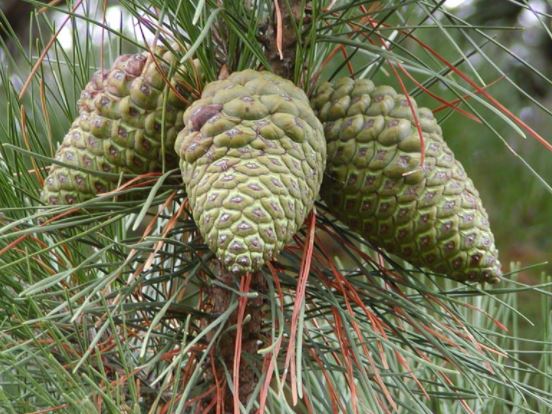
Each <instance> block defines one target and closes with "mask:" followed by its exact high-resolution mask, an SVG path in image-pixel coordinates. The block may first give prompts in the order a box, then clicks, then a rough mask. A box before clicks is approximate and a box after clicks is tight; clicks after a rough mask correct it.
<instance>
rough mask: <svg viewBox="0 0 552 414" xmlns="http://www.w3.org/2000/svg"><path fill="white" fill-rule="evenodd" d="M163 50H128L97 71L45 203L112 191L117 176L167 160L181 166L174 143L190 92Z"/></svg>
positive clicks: (51, 175) (63, 146) (49, 180)
mask: <svg viewBox="0 0 552 414" xmlns="http://www.w3.org/2000/svg"><path fill="white" fill-rule="evenodd" d="M156 54H157V56H155V58H154V57H153V56H152V55H151V54H150V53H148V52H144V53H137V54H128V55H122V56H119V57H118V58H117V59H116V60H115V62H114V63H113V65H112V67H111V68H110V69H109V70H101V71H98V72H96V73H95V74H94V75H93V77H92V79H91V81H90V82H89V83H88V84H87V85H86V87H85V89H84V90H83V91H82V93H81V97H80V99H79V101H78V107H79V117H78V118H77V119H76V120H75V121H74V122H73V124H72V126H71V129H70V130H69V132H68V133H67V134H66V135H65V137H64V138H63V141H62V144H61V146H60V147H59V149H58V150H57V152H56V160H58V161H61V162H63V163H65V164H68V166H63V165H59V164H54V165H52V167H51V169H50V171H49V174H48V177H47V178H46V180H45V184H44V188H43V190H42V193H41V200H42V201H43V202H44V203H45V204H47V205H57V204H74V203H77V202H82V201H86V200H89V199H91V198H93V197H94V196H96V195H97V194H99V193H104V192H106V191H110V190H113V189H114V188H115V185H116V183H117V182H118V180H119V177H118V174H121V173H125V174H128V173H130V174H143V173H147V172H153V171H160V170H161V167H162V163H163V160H164V161H165V163H166V166H167V168H168V169H170V168H176V166H177V165H178V162H177V157H176V156H175V154H174V141H175V139H176V135H177V133H178V131H179V130H180V129H182V128H183V124H182V114H183V112H184V109H185V108H186V107H187V105H186V103H185V102H184V99H183V97H186V96H189V94H188V93H187V91H186V89H185V81H184V79H183V78H182V76H181V75H180V74H178V73H177V72H176V73H174V74H172V73H170V72H171V71H170V70H169V69H170V65H171V64H173V65H174V63H175V59H176V58H175V56H174V55H173V53H171V52H168V51H166V50H164V49H161V48H158V49H157V50H156ZM169 76H171V77H170V84H171V86H170V87H169V86H168V85H167V82H168V78H169ZM166 88H167V96H166V97H165V96H164V91H165V89H166ZM165 100H166V101H165ZM165 103H166V104H165ZM73 167H76V168H73ZM78 168H82V169H83V170H80V169H78ZM86 170H89V171H88V172H87V171H86ZM90 171H92V172H99V173H110V174H113V175H111V176H106V175H105V174H104V175H103V176H102V175H101V174H99V175H96V174H93V173H91V172H90Z"/></svg>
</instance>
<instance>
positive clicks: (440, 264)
mask: <svg viewBox="0 0 552 414" xmlns="http://www.w3.org/2000/svg"><path fill="white" fill-rule="evenodd" d="M311 103H312V106H313V108H314V109H315V111H316V113H317V115H318V117H319V119H320V120H321V121H322V123H323V124H324V133H325V136H326V140H327V149H328V162H327V169H326V174H325V177H324V182H323V184H322V189H321V196H322V198H323V200H324V201H325V202H326V204H327V205H328V207H329V209H330V211H331V212H332V213H333V214H334V215H335V216H336V217H337V218H338V219H340V220H341V221H343V222H344V223H345V224H347V225H348V226H349V227H351V229H353V230H355V231H357V232H358V233H360V234H361V235H362V236H363V237H365V238H366V239H368V240H369V241H371V242H373V243H374V244H375V245H377V246H381V247H383V248H385V250H387V251H388V252H389V253H392V254H395V255H397V256H399V257H401V258H403V259H405V260H407V261H408V262H410V263H412V264H414V265H416V266H422V267H426V268H427V269H429V270H431V271H435V272H439V273H442V274H446V275H448V276H449V277H451V278H453V279H456V280H462V281H478V282H484V281H485V282H493V283H494V282H497V281H498V279H499V278H500V277H501V270H500V263H499V261H498V252H497V249H496V247H495V244H494V237H493V234H492V233H491V230H490V227H489V220H488V216H487V213H486V211H485V209H484V208H483V205H482V202H481V198H480V197H479V193H478V192H477V190H476V189H475V186H474V184H473V182H472V181H471V179H470V178H469V177H468V176H467V175H466V172H465V171H464V168H463V167H462V165H461V164H460V162H458V161H457V160H455V158H454V154H453V153H452V151H451V150H450V149H449V147H448V146H447V144H446V143H445V141H444V140H443V136H442V131H441V128H440V126H439V125H438V124H437V121H436V120H435V118H434V116H433V113H432V112H431V111H430V110H429V109H427V108H418V107H417V105H416V102H415V101H414V99H413V98H410V99H407V98H406V96H404V95H401V94H399V93H397V92H396V91H395V90H394V89H393V88H392V87H390V86H377V87H376V86H375V85H374V84H373V83H372V82H371V81H370V80H356V81H355V80H352V79H350V78H342V79H339V80H337V81H335V82H333V83H328V82H326V83H324V84H322V85H320V86H319V88H318V90H317V92H316V94H315V96H314V97H313V99H312V100H311ZM413 110H414V111H415V113H416V118H417V120H418V122H419V125H420V127H421V130H422V134H423V139H424V149H425V161H424V165H423V168H422V166H421V140H420V136H419V133H418V129H417V127H416V120H415V117H414V116H413Z"/></svg>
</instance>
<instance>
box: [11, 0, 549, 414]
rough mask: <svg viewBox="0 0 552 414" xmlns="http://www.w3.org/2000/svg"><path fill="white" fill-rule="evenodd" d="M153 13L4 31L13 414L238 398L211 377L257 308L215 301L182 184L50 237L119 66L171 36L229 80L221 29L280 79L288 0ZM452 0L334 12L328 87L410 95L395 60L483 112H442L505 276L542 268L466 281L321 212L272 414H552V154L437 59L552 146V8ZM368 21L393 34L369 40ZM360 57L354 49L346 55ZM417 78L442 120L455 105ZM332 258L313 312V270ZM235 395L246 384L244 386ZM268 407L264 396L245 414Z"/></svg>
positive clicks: (269, 325)
mask: <svg viewBox="0 0 552 414" xmlns="http://www.w3.org/2000/svg"><path fill="white" fill-rule="evenodd" d="M117 3H120V4H117ZM145 3H146V2H135V1H130V0H125V1H121V2H107V1H97V2H96V1H82V2H79V1H76V2H71V1H68V2H60V1H54V2H51V4H50V5H48V6H46V5H45V4H43V3H41V2H34V1H29V2H27V3H26V4H28V5H29V7H28V9H29V15H28V16H27V15H23V14H21V15H19V16H18V18H19V19H18V20H21V19H24V20H25V21H26V20H27V19H28V21H29V24H25V25H21V24H18V25H14V27H16V26H18V31H19V33H15V32H13V31H12V29H11V25H10V24H9V22H8V19H7V18H2V20H0V27H1V31H2V38H3V43H2V50H1V52H0V59H1V62H2V69H0V88H1V89H0V90H1V91H2V92H1V96H2V97H3V99H2V101H1V102H0V111H1V112H0V142H1V144H2V146H1V147H0V151H1V161H0V208H1V213H0V225H1V226H2V227H1V228H0V351H1V352H0V410H2V411H5V412H8V413H18V414H19V413H31V412H41V411H40V410H43V411H42V412H67V413H76V412H86V413H88V412H113V413H118V412H136V413H138V412H152V413H153V412H159V413H165V412H196V410H199V409H200V408H201V409H204V410H207V411H206V412H208V410H209V409H210V407H214V406H216V403H217V398H219V396H218V394H217V390H218V389H219V388H218V385H216V386H213V381H212V379H210V375H212V374H211V367H210V366H209V363H206V362H208V361H218V360H217V357H216V354H215V353H214V352H215V350H216V349H217V346H218V344H219V342H220V338H222V337H223V334H224V333H225V332H226V331H227V330H229V329H235V328H234V327H230V328H229V327H228V326H227V325H226V324H225V322H228V321H229V320H230V315H231V313H232V311H234V310H235V309H237V308H238V307H239V304H240V301H239V298H240V297H241V298H244V297H248V298H249V300H253V299H254V298H255V295H256V293H255V292H250V293H249V294H245V293H243V292H242V293H241V294H240V293H239V291H240V286H238V285H237V284H236V285H231V286H230V288H231V289H233V291H234V292H235V295H234V297H233V300H232V302H231V304H230V307H229V309H228V311H227V312H225V313H222V314H213V313H209V311H208V310H207V309H205V308H204V307H203V306H202V304H203V302H204V301H205V300H206V295H207V293H208V292H209V291H210V290H209V289H211V288H212V286H213V285H217V283H218V281H217V279H216V278H215V277H214V275H213V269H212V266H210V264H211V262H212V257H211V256H210V254H209V253H208V251H207V249H206V248H205V246H204V245H203V244H202V243H201V240H200V239H199V238H198V237H197V235H196V232H195V225H194V223H193V221H192V220H191V219H190V216H189V214H188V212H187V210H186V204H185V203H184V200H185V193H184V191H183V188H182V186H181V184H180V179H179V175H178V172H176V171H167V172H166V173H165V174H163V175H162V176H160V177H135V179H136V180H135V181H134V183H135V184H136V185H135V186H131V187H126V188H123V189H122V190H120V191H119V194H124V193H127V192H132V193H134V201H126V202H123V201H121V200H120V199H118V198H117V197H113V196H109V195H108V196H104V197H101V198H99V199H98V200H93V201H91V202H87V203H84V205H82V206H81V207H82V208H83V209H84V210H85V211H86V213H87V214H85V215H79V216H75V215H62V216H61V217H58V218H57V219H55V220H51V221H50V222H47V223H46V224H44V225H39V224H38V221H37V219H38V217H39V216H45V215H46V214H49V216H48V217H52V215H53V214H55V213H56V212H57V213H61V214H63V213H64V212H65V210H63V208H58V209H57V210H56V209H53V210H52V211H46V210H45V209H44V208H43V207H41V206H39V204H38V201H37V199H38V191H39V188H40V183H41V179H42V178H43V177H44V171H45V167H46V166H48V165H49V164H50V162H51V157H52V156H53V153H54V151H55V148H56V145H57V142H59V140H60V139H61V138H62V137H63V134H64V133H65V131H66V130H67V128H68V126H69V125H70V123H71V121H72V120H73V119H74V117H75V116H76V106H75V102H76V100H77V99H78V94H79V92H80V90H81V89H82V87H83V86H84V84H85V83H86V82H87V81H88V79H89V77H90V75H91V73H93V71H95V70H96V69H97V68H98V67H108V66H109V64H110V63H111V62H112V61H113V60H114V58H115V57H116V56H117V55H119V54H120V53H122V52H129V51H134V50H137V49H139V48H140V47H142V45H143V44H144V43H151V42H152V41H153V40H154V39H160V38H163V39H166V40H177V41H179V42H181V43H183V44H186V45H188V47H189V48H190V49H193V50H194V51H195V56H196V57H197V58H199V60H200V62H201V64H202V67H203V68H205V70H206V78H207V79H215V78H216V76H217V73H216V71H215V67H214V65H212V62H213V61H215V60H216V59H217V57H216V56H215V54H216V48H215V47H213V44H212V43H211V42H210V41H209V39H210V37H209V36H207V34H208V33H209V32H208V30H207V29H213V30H215V28H216V22H217V21H222V22H225V23H226V25H227V27H229V28H230V30H229V33H227V39H228V45H229V46H228V51H227V53H228V55H230V56H232V58H231V59H230V62H231V63H230V66H231V68H230V69H239V68H244V67H249V66H256V65H258V64H259V63H260V64H263V63H267V62H265V57H264V55H263V54H262V44H261V43H260V42H259V39H258V38H257V37H256V33H255V31H256V30H255V28H256V26H257V25H258V24H262V23H263V21H264V19H266V18H267V17H268V16H269V14H268V12H267V10H271V7H272V6H273V2H272V1H259V2H257V3H256V5H257V7H256V8H254V9H253V11H251V10H248V9H246V8H245V7H242V6H240V5H241V4H242V3H241V2H231V1H228V2H221V3H222V4H219V3H217V2H211V1H205V2H203V1H201V2H191V1H178V0H170V1H151V2H148V4H145ZM150 3H151V4H150ZM329 3H330V2H328V4H329ZM453 3H454V2H442V1H422V2H411V1H390V2H378V1H366V2H354V1H353V2H336V4H334V5H333V9H331V10H332V11H333V13H330V12H328V11H324V10H323V8H322V7H314V9H313V11H312V15H313V16H314V18H315V19H319V20H316V21H317V22H318V23H319V26H317V27H318V30H317V32H316V33H315V32H313V33H308V35H307V36H308V37H307V39H309V40H310V41H311V42H313V44H316V48H311V49H309V52H308V53H309V54H308V55H304V56H303V55H301V58H302V59H303V58H304V61H305V62H306V65H307V68H308V71H309V75H313V74H316V75H318V74H319V75H320V78H321V79H323V78H329V77H332V76H335V74H336V73H338V72H341V73H347V72H348V71H349V68H348V64H349V63H350V64H351V66H352V67H353V72H355V74H356V75H361V74H362V75H365V76H369V77H371V78H373V79H374V80H375V81H376V82H384V83H391V84H394V85H395V86H397V78H396V77H395V76H394V75H393V71H392V69H391V66H390V64H389V63H390V62H395V63H396V62H401V63H402V64H403V66H404V67H405V68H406V69H407V71H408V72H409V73H411V74H412V75H413V76H414V77H415V78H416V79H417V80H418V82H420V83H422V84H424V85H425V86H426V87H428V88H429V89H430V90H431V91H432V92H433V93H435V94H437V95H439V96H440V97H441V98H443V99H444V100H445V101H447V102H454V101H455V100H458V102H459V103H461V105H462V108H463V109H466V110H469V111H470V112H472V113H474V114H476V115H477V116H478V117H479V118H480V120H481V121H482V122H481V123H477V122H474V121H473V120H470V119H467V118H466V117H464V116H462V115H461V114H458V113H456V112H455V111H453V110H451V108H450V105H448V106H445V107H443V108H442V109H441V110H439V111H438V112H436V113H437V115H438V116H439V118H440V119H441V124H442V126H443V128H444V132H445V136H446V137H447V141H448V142H449V143H450V145H451V147H452V148H453V150H454V151H455V152H456V154H457V156H458V158H459V159H460V160H461V161H462V162H463V163H464V165H465V166H466V169H467V171H468V173H469V174H470V175H471V176H472V177H473V179H474V181H475V183H476V185H477V186H478V188H479V189H480V192H481V193H482V197H483V199H484V201H485V205H486V206H487V208H488V210H489V213H490V216H491V224H492V227H493V229H494V231H495V234H496V236H497V241H498V246H499V249H500V250H501V252H502V261H503V263H505V264H506V265H507V266H508V263H509V262H510V261H521V262H522V264H513V265H512V269H511V270H512V273H510V274H509V275H508V276H507V278H508V280H506V281H504V282H502V283H501V284H500V285H498V286H497V287H493V288H492V289H486V290H482V289H481V288H480V287H478V286H465V285H461V284H458V283H452V282H449V281H446V280H443V279H442V278H441V277H439V276H437V275H431V274H425V273H422V272H420V271H419V270H418V269H412V268H410V267H409V266H408V265H407V264H405V263H402V262H400V261H397V260H396V259H395V258H392V257H385V255H384V254H383V252H378V251H377V250H376V249H375V248H374V247H373V246H370V245H368V244H366V243H365V242H364V241H362V240H359V239H358V238H357V236H355V235H354V234H351V233H350V232H348V231H347V229H346V228H344V227H342V226H340V225H339V224H338V223H335V222H334V221H333V220H332V218H331V217H330V216H329V215H328V214H326V213H325V210H324V206H322V205H319V206H318V212H319V215H318V219H317V225H316V228H317V230H316V237H315V238H312V231H314V230H313V229H314V227H313V226H312V223H311V224H310V225H309V226H307V227H306V228H305V229H304V231H303V232H302V233H301V234H300V235H298V237H297V239H296V242H295V244H292V245H291V246H290V247H289V248H288V249H286V251H285V252H284V255H283V257H282V259H281V260H280V262H279V263H278V264H274V265H273V266H271V267H269V268H268V269H266V271H265V272H264V276H265V279H266V282H267V284H268V291H267V292H266V295H263V292H261V296H263V297H265V299H266V301H265V307H266V309H265V318H266V320H265V322H266V323H265V326H264V330H263V334H264V335H265V336H266V338H267V343H266V344H264V346H265V347H264V348H262V350H261V353H260V355H258V357H259V358H263V359H264V361H265V363H266V365H265V368H266V366H268V365H270V362H271V361H273V362H272V363H273V364H274V376H273V377H272V381H271V382H266V381H265V382H266V386H265V382H263V381H261V382H260V383H259V385H258V388H257V390H256V391H257V392H258V393H261V394H262V395H264V396H265V397H266V401H267V412H273V413H276V412H333V411H338V410H341V411H342V412H392V411H400V412H413V413H419V412H436V413H439V412H444V413H445V412H446V413H449V412H485V413H487V412H489V413H491V412H497V413H498V412H526V411H527V412H539V413H540V412H549V411H550V410H551V407H552V381H551V378H550V375H551V374H550V373H551V372H552V370H551V368H552V359H551V356H550V355H551V351H552V348H551V347H550V345H551V343H552V337H551V332H552V330H551V325H550V297H549V296H550V293H551V291H550V283H551V282H552V281H551V280H550V278H549V277H548V276H546V272H548V273H550V267H546V265H542V262H543V261H546V260H548V259H550V257H549V252H550V251H551V248H552V239H551V238H550V235H549V231H550V224H552V223H551V217H552V197H551V196H550V181H551V179H552V163H550V161H549V160H550V153H549V152H547V151H545V150H544V149H543V147H542V145H541V144H539V143H538V142H536V141H535V140H533V139H532V138H531V137H530V136H529V135H528V138H527V139H523V138H522V137H521V136H520V133H519V128H514V127H513V122H512V119H511V117H509V116H505V115H499V114H497V112H496V111H493V109H492V108H491V107H490V106H491V105H488V104H487V103H486V102H485V99H483V98H482V94H480V93H475V92H474V90H473V89H472V88H470V87H469V85H467V84H465V83H463V82H462V79H461V78H460V76H459V75H458V74H455V73H454V71H453V70H450V68H449V67H447V65H445V64H443V62H441V61H439V60H438V59H437V58H436V56H435V54H432V53H431V52H430V51H428V50H427V49H424V48H423V47H422V46H421V45H422V44H427V45H429V46H430V48H431V51H433V52H435V53H438V54H439V55H442V56H443V57H444V58H445V59H446V61H447V62H451V63H453V64H454V65H455V66H456V67H458V68H459V69H460V70H461V71H463V72H464V73H466V74H467V75H469V76H470V77H471V78H472V79H475V80H476V81H477V82H479V85H481V86H485V90H486V91H488V92H489V93H491V94H492V95H493V96H495V97H496V98H498V99H499V100H500V102H501V103H502V104H503V105H505V106H506V107H507V108H509V110H510V111H511V112H512V113H513V114H516V115H518V116H520V117H521V118H522V119H523V120H524V121H526V122H528V123H529V124H530V125H531V127H533V128H534V129H535V130H536V131H537V132H538V133H540V134H541V135H542V136H544V137H545V138H547V139H548V141H550V132H551V130H550V125H552V113H551V111H550V109H549V108H550V107H551V106H552V105H551V103H552V92H550V91H552V88H550V85H551V83H552V82H551V81H550V77H551V72H552V65H550V61H551V58H550V50H551V49H552V47H551V42H552V36H551V33H550V21H551V16H550V13H551V12H552V10H551V7H550V5H548V4H546V2H544V1H526V2H509V1H505V0H504V1H497V2H492V6H491V5H489V4H490V2H486V1H466V2H463V3H462V4H461V5H458V6H457V7H453V6H454V4H453ZM7 4H8V3H6V5H7ZM316 4H318V2H315V6H316ZM328 4H325V3H324V6H328ZM361 7H365V9H364V10H363V9H362V8H361ZM359 10H363V11H362V12H359ZM365 16H369V18H370V19H373V20H364V21H362V24H360V25H358V24H357V25H351V24H350V23H351V22H353V23H355V22H356V23H358V22H359V21H361V19H362V18H364V17H365ZM217 19H220V20H217ZM12 22H13V19H12ZM370 22H377V23H376V24H377V26H376V27H373V26H372V25H371V24H369V23H370ZM206 28H207V29H206ZM406 33H408V34H409V35H408V36H407V35H406ZM54 34H55V36H53V35H54ZM160 34H161V35H162V36H161V37H160ZM410 35H412V36H410ZM413 36H415V38H416V39H417V40H418V41H415V40H414V39H413ZM366 39H371V41H372V43H370V42H369V41H367V40H366ZM380 41H385V42H388V45H389V50H387V48H386V47H382V44H381V43H378V42H380ZM420 42H421V43H420ZM339 44H346V45H347V47H346V48H345V49H344V50H340V49H337V53H336V54H335V55H334V58H333V59H328V60H325V59H324V58H325V57H327V56H328V54H329V53H330V52H332V51H333V50H335V49H334V48H335V46H336V45H339ZM342 52H344V53H343V54H342ZM318 71H319V72H318ZM302 75H303V73H302V72H301V71H299V70H297V71H296V72H295V73H294V74H293V77H294V79H295V80H296V81H297V82H298V83H300V84H302V85H303V86H304V87H305V88H306V89H307V90H309V88H312V85H311V84H309V83H308V82H307V80H309V79H312V76H302ZM401 78H402V79H403V80H404V82H405V84H406V86H407V88H408V90H409V91H410V92H411V93H412V94H413V95H414V96H416V97H417V99H418V100H419V101H420V102H421V103H422V104H423V105H427V106H429V107H430V108H432V109H436V108H438V107H439V106H440V105H441V103H439V102H436V101H435V100H434V99H432V98H431V97H430V96H429V95H428V94H427V93H424V92H423V91H421V90H420V88H418V87H417V85H416V84H415V83H413V82H412V81H411V80H410V79H409V78H408V77H407V76H406V75H405V74H401ZM29 79H31V80H30V83H28V82H27V81H28V80H29ZM23 91H24V93H23ZM152 182H156V183H157V184H156V185H155V186H153V187H152ZM332 240H334V241H337V242H338V243H337V244H336V243H332ZM311 243H313V244H312V245H313V248H312V250H313V253H312V255H313V262H312V266H311V271H310V274H309V279H308V283H307V284H306V285H305V287H304V288H305V290H304V298H305V299H304V302H303V303H304V304H301V302H298V300H297V298H298V297H299V298H301V294H299V293H297V290H298V289H300V288H301V286H302V284H301V281H302V280H303V279H302V278H300V277H298V275H300V274H301V269H303V268H304V266H303V265H302V258H303V257H304V251H308V250H309V246H311ZM547 256H548V257H547ZM521 266H522V267H521ZM548 266H549V265H548ZM520 267H521V271H520ZM242 301H243V300H242ZM524 315H527V317H526V316H524ZM246 322H247V321H246ZM244 326H247V325H244ZM293 338H295V342H294V341H293ZM290 344H291V345H290ZM278 351H280V352H278ZM276 355H277V358H276ZM272 358H273V359H272ZM286 358H291V359H286ZM286 367H287V368H288V371H286V369H285V368H286ZM263 373H264V374H266V371H263ZM262 378H263V379H264V378H266V377H265V376H263V377H262ZM219 380H223V379H222V378H219ZM226 380H228V382H230V383H232V380H233V379H232V378H231V375H230V370H229V371H228V372H227V378H226ZM268 385H270V386H268ZM430 397H431V398H430ZM295 399H297V400H298V403H297V405H295V406H294V400H295ZM210 404H213V405H210ZM257 404H258V402H256V401H255V400H254V399H251V401H249V402H248V403H245V404H244V407H243V410H244V411H251V412H253V411H254V410H255V409H256V408H257V407H258V406H257Z"/></svg>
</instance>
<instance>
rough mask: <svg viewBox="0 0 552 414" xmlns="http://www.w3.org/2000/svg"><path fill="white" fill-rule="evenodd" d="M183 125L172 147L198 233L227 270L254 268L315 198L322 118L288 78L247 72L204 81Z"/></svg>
mask: <svg viewBox="0 0 552 414" xmlns="http://www.w3.org/2000/svg"><path fill="white" fill-rule="evenodd" d="M184 124H185V125H186V128H185V129H184V130H183V131H182V132H181V133H180V134H179V135H178V138H177V140H176V146H175V148H176V152H177V153H178V154H179V155H180V158H181V161H180V167H181V169H182V176H183V179H184V183H185V185H186V189H187V191H188V197H189V200H190V205H191V208H192V212H193V216H194V218H195V220H196V222H197V224H198V226H199V230H200V232H201V234H202V235H203V237H204V238H205V240H206V242H207V244H208V245H209V247H210V249H211V250H212V251H214V252H215V253H216V254H217V256H218V257H219V258H220V259H221V260H222V262H223V264H224V265H225V266H226V268H227V269H229V270H230V271H231V272H233V273H237V274H240V273H243V272H247V271H253V270H257V269H259V268H260V267H261V266H262V265H263V264H264V263H265V262H267V261H268V260H270V259H271V258H272V257H273V256H275V255H276V254H278V252H280V251H281V249H282V248H283V246H284V245H285V244H286V243H287V242H288V241H290V240H291V238H292V237H293V235H294V234H295V233H296V232H297V230H298V228H299V227H300V226H301V225H302V223H303V221H304V220H305V217H306V216H307V213H308V212H309V211H310V210H311V208H312V206H313V203H314V200H315V198H316V197H317V195H318V191H319V188H320V184H321V181H322V176H323V171H324V166H325V162H326V147H325V142H324V136H323V131H322V125H321V123H320V121H319V120H318V119H317V118H316V116H315V115H314V113H313V111H312V109H311V108H310V106H309V101H308V98H307V97H306V95H305V94H304V92H303V91H302V90H300V89H299V88H297V87H296V86H295V85H293V84H292V83H291V82H290V81H288V80H285V79H283V78H280V77H279V76H277V75H274V74H272V73H269V72H256V71H253V70H245V71H243V72H236V73H233V74H231V75H230V76H229V77H228V79H226V80H223V81H216V82H212V83H210V84H209V85H207V86H206V87H205V90H204V91H203V94H202V98H201V99H200V100H198V101H196V102H194V103H193V105H192V106H191V107H190V108H188V110H187V111H186V112H185V114H184Z"/></svg>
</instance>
